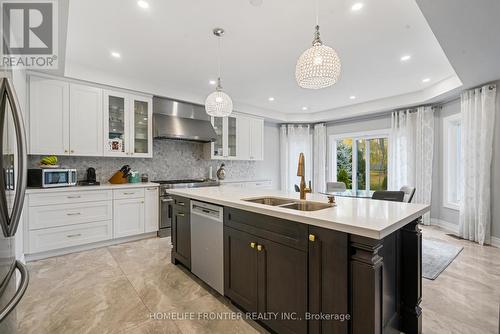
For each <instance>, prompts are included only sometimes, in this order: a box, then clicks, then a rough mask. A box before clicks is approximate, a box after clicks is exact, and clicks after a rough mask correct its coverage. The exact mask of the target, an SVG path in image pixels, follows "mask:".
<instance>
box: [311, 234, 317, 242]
mask: <svg viewBox="0 0 500 334" xmlns="http://www.w3.org/2000/svg"><path fill="white" fill-rule="evenodd" d="M309 241H312V242H314V241H316V236H315V235H314V234H309Z"/></svg>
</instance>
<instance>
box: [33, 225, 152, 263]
mask: <svg viewBox="0 0 500 334" xmlns="http://www.w3.org/2000/svg"><path fill="white" fill-rule="evenodd" d="M156 234H157V232H149V233H143V234H139V235H133V236H130V237H123V238H118V239H111V240H105V241H99V242H94V243H91V244H85V245H79V246H73V247H67V248H61V249H54V250H50V251H46V252H40V253H33V254H24V258H25V260H26V262H31V261H37V260H42V259H47V258H49V257H54V256H61V255H66V254H71V253H77V252H81V251H86V250H91V249H96V248H102V247H108V246H113V245H117V244H122V243H124V242H130V241H137V240H141V239H146V238H151V237H156Z"/></svg>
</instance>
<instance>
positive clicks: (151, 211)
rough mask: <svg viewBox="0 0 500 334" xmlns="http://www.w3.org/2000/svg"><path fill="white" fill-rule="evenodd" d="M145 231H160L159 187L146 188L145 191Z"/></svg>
mask: <svg viewBox="0 0 500 334" xmlns="http://www.w3.org/2000/svg"><path fill="white" fill-rule="evenodd" d="M144 202H145V207H144V219H145V222H144V232H146V233H148V232H155V231H158V227H159V225H158V223H159V204H160V203H159V197H158V187H152V188H146V190H145V191H144Z"/></svg>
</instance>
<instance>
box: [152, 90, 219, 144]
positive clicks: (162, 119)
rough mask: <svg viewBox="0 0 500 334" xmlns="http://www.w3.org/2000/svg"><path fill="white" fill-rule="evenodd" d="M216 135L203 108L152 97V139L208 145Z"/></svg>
mask: <svg viewBox="0 0 500 334" xmlns="http://www.w3.org/2000/svg"><path fill="white" fill-rule="evenodd" d="M216 136H217V135H216V133H215V130H214V128H213V126H212V123H210V116H208V115H207V113H206V112H205V107H203V106H200V105H196V104H191V103H187V102H180V101H174V100H170V99H166V98H162V97H156V96H155V97H153V137H154V138H155V139H179V140H189V141H197V142H202V143H208V142H212V141H215V139H216Z"/></svg>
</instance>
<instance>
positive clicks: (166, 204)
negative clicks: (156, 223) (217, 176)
mask: <svg viewBox="0 0 500 334" xmlns="http://www.w3.org/2000/svg"><path fill="white" fill-rule="evenodd" d="M153 182H155V183H159V184H160V229H159V230H158V236H159V237H160V238H164V237H170V234H171V229H172V197H171V196H170V194H169V193H168V190H169V189H175V188H197V187H215V186H218V185H219V181H217V180H209V179H186V180H166V181H153Z"/></svg>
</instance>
